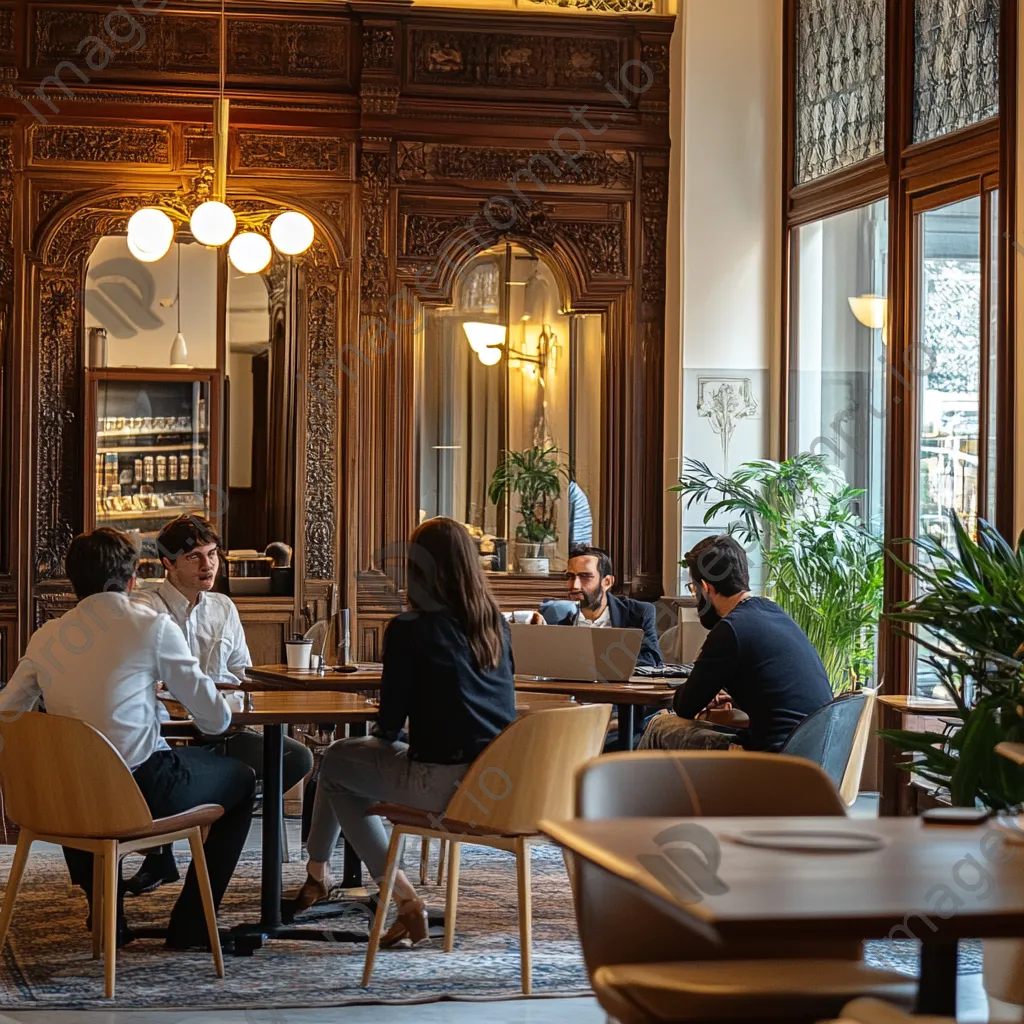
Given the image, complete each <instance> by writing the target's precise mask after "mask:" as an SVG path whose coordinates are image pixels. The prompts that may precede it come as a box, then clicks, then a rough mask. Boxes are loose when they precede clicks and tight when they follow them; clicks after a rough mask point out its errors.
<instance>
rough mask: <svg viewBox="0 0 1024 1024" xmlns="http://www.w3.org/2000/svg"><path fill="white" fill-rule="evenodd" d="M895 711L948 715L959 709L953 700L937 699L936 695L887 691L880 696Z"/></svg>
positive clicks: (879, 699) (879, 700) (909, 713)
mask: <svg viewBox="0 0 1024 1024" xmlns="http://www.w3.org/2000/svg"><path fill="white" fill-rule="evenodd" d="M878 703H879V704H884V705H885V706H886V707H888V708H892V709H893V710H894V711H902V712H904V713H906V714H908V715H948V714H951V713H952V712H955V711H956V710H957V706H956V704H955V703H954V702H953V701H951V700H937V699H936V698H935V697H910V696H908V695H907V694H905V693H886V694H882V695H881V696H879V698H878Z"/></svg>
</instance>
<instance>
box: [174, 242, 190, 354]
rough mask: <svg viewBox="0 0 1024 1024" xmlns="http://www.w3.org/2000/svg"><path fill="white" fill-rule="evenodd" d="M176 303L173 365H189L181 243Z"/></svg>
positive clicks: (179, 247) (179, 246)
mask: <svg viewBox="0 0 1024 1024" xmlns="http://www.w3.org/2000/svg"><path fill="white" fill-rule="evenodd" d="M174 304H175V305H176V306H177V307H178V333H177V334H176V335H175V336H174V341H172V342H171V366H172V367H174V368H181V367H186V366H188V363H187V362H186V360H187V359H188V347H187V346H186V345H185V336H184V335H183V334H182V333H181V243H180V242H179V243H178V288H177V293H176V294H175V296H174Z"/></svg>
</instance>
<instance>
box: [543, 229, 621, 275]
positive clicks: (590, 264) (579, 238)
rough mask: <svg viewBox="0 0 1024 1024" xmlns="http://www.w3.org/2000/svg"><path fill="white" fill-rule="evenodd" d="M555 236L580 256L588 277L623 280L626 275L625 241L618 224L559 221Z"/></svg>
mask: <svg viewBox="0 0 1024 1024" xmlns="http://www.w3.org/2000/svg"><path fill="white" fill-rule="evenodd" d="M556 230H557V232H558V234H559V235H560V236H561V237H562V238H565V239H566V240H567V241H569V242H572V243H573V245H575V246H576V248H577V249H578V250H579V251H580V252H581V253H582V255H583V259H584V260H585V262H586V265H587V269H588V271H589V275H588V276H590V277H622V275H623V274H624V273H625V272H626V239H625V232H624V231H623V227H622V224H621V222H616V223H611V224H597V223H593V222H591V221H559V222H558V227H557V229H556Z"/></svg>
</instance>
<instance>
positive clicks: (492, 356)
mask: <svg viewBox="0 0 1024 1024" xmlns="http://www.w3.org/2000/svg"><path fill="white" fill-rule="evenodd" d="M476 357H477V359H479V360H480V362H481V363H483V364H484V366H494V364H495V363H499V362H501V349H500V348H497V347H490V348H482V349H480V350H479V351H478V352H477V354H476Z"/></svg>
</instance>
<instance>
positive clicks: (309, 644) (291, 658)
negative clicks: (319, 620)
mask: <svg viewBox="0 0 1024 1024" xmlns="http://www.w3.org/2000/svg"><path fill="white" fill-rule="evenodd" d="M284 652H285V656H286V657H287V658H288V667H289V668H297V669H308V668H309V657H310V655H311V654H312V653H313V641H312V640H285V642H284Z"/></svg>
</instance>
